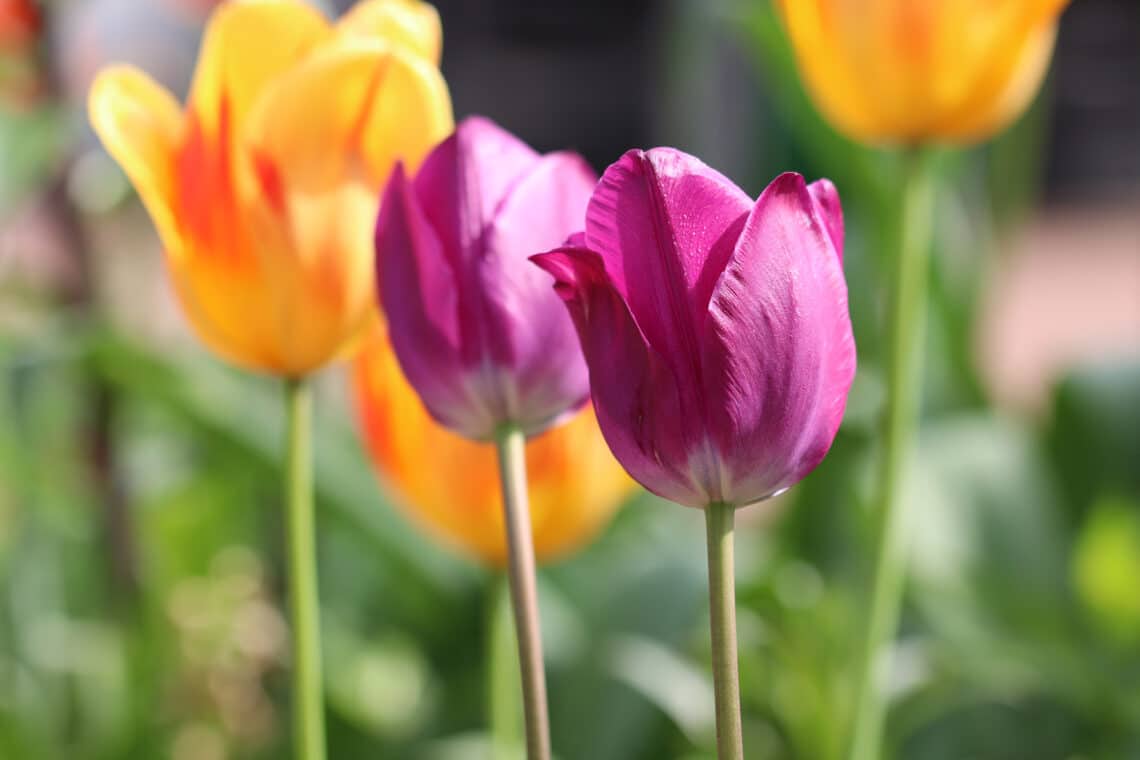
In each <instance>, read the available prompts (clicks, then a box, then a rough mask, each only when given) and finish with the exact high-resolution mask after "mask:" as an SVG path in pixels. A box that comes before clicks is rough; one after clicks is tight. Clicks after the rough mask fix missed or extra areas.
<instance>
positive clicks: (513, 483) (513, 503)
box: [495, 427, 550, 760]
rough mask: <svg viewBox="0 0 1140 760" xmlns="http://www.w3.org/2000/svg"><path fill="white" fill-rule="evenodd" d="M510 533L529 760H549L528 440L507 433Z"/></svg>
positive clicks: (501, 438)
mask: <svg viewBox="0 0 1140 760" xmlns="http://www.w3.org/2000/svg"><path fill="white" fill-rule="evenodd" d="M495 446H496V448H497V450H498V454H499V477H500V481H501V484H502V489H503V522H504V523H505V524H506V529H507V547H508V552H509V553H508V575H509V580H510V589H511V606H512V609H513V610H514V618H515V632H516V635H517V637H518V652H519V671H520V674H521V676H522V697H523V716H524V718H525V723H526V749H527V757H528V758H529V760H550V719H549V717H548V715H547V707H546V670H545V666H544V663H543V657H542V630H541V625H540V622H539V615H538V590H537V588H536V581H535V561H534V539H533V537H532V534H531V527H530V505H529V501H528V497H527V485H526V436H524V435H523V432H522V431H521V430H519V429H518V428H516V427H504V428H502V429H501V430H500V431H499V432H498V434H497V435H496V436H495Z"/></svg>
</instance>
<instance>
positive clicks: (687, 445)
mask: <svg viewBox="0 0 1140 760" xmlns="http://www.w3.org/2000/svg"><path fill="white" fill-rule="evenodd" d="M842 251H843V218H842V212H841V210H840V206H839V197H838V194H837V193H836V191H835V188H834V187H833V186H832V185H831V183H830V182H828V181H826V180H821V181H819V182H816V183H814V184H812V185H810V186H809V185H806V184H805V183H804V180H803V178H802V177H800V176H799V175H798V174H783V175H781V176H780V177H777V178H776V179H775V180H774V181H773V182H772V183H771V184H770V185H769V186H768V188H767V189H765V190H764V192H763V193H761V195H760V197H759V199H758V200H757V201H756V202H755V203H753V202H752V200H751V199H750V198H749V197H748V196H747V195H746V194H745V193H744V192H743V191H741V190H740V189H739V188H737V187H736V186H735V185H733V184H732V182H730V181H729V180H728V179H726V178H725V177H724V176H722V175H721V174H719V173H717V172H716V171H714V170H713V169H710V168H709V167H708V166H705V165H704V164H703V163H701V162H700V161H698V160H697V159H695V158H693V157H692V156H689V155H686V154H684V153H681V152H680V151H676V150H673V149H671V148H656V149H654V150H651V151H648V152H643V151H640V150H632V151H629V152H628V153H626V154H625V155H624V156H622V158H621V159H620V160H619V161H618V162H617V163H615V164H613V165H612V166H610V167H609V168H608V169H607V170H606V172H605V174H603V175H602V179H601V181H600V182H599V183H598V186H597V189H596V190H595V191H594V194H593V197H592V198H591V200H590V204H589V207H588V210H587V212H586V223H585V231H584V232H582V233H579V234H576V235H574V236H572V237H571V238H570V239H569V240H568V241H567V243H566V244H565V245H564V246H563V247H561V248H559V249H556V250H554V251H552V252H549V253H545V254H541V255H538V256H535V257H534V261H535V262H536V263H537V264H538V265H539V266H541V267H542V268H543V269H545V270H546V271H548V272H549V273H550V274H552V275H553V276H554V278H555V281H556V283H555V289H556V290H557V291H558V293H559V294H560V295H561V296H562V298H563V300H564V301H565V303H566V307H567V309H568V311H569V313H570V314H571V316H572V317H573V319H574V324H575V326H576V327H577V329H578V335H579V337H580V339H581V343H582V350H583V352H584V353H585V356H586V363H587V365H588V366H589V370H590V385H591V388H592V393H593V399H594V406H595V408H596V409H597V415H598V422H599V424H600V425H601V429H602V433H603V434H604V435H605V437H606V441H607V442H608V443H609V445H610V448H611V449H612V450H613V453H614V456H616V457H617V459H618V461H619V462H621V463H622V464H623V465H624V466H625V468H626V470H627V471H628V472H629V473H630V475H632V476H633V478H634V479H635V480H637V481H638V482H640V483H641V484H642V485H644V486H645V487H646V488H647V489H649V490H650V491H653V492H654V493H656V494H658V495H660V496H662V497H664V498H666V499H669V500H671V501H675V502H677V503H679V504H683V505H686V506H690V507H697V508H703V509H705V511H706V519H707V524H708V549H709V584H710V600H711V604H710V609H711V613H712V617H711V623H712V634H713V669H714V676H715V677H714V684H715V686H716V690H715V691H716V708H717V737H718V744H719V747H720V753H721V754H720V756H721V758H722V760H723V759H724V758H742V757H743V746H742V739H741V726H740V707H739V686H738V677H737V674H736V667H737V665H736V637H735V607H734V605H735V602H734V592H733V578H732V572H733V571H732V523H733V515H734V510H735V509H736V508H737V507H740V506H744V505H746V504H750V503H752V502H756V501H759V500H761V499H765V498H768V497H770V496H773V495H775V494H777V493H780V492H781V491H784V490H786V489H787V488H789V487H791V486H792V485H793V484H795V483H796V482H798V481H799V480H800V479H802V478H803V477H804V476H805V475H807V474H808V473H809V472H811V470H812V469H814V468H815V466H816V465H818V464H819V462H820V461H821V460H822V459H823V457H824V455H825V454H826V453H827V450H828V449H829V448H830V446H831V443H832V440H833V439H834V437H835V434H836V431H837V430H838V428H839V423H840V421H841V420H842V418H843V411H844V408H845V406H846V401H847V392H848V389H849V388H850V386H851V381H852V379H853V377H854V372H855V343H854V339H853V337H852V333H851V321H850V318H849V317H848V312H847V286H846V284H845V282H844V279H843V270H842Z"/></svg>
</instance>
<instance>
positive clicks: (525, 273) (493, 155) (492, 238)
mask: <svg viewBox="0 0 1140 760" xmlns="http://www.w3.org/2000/svg"><path fill="white" fill-rule="evenodd" d="M596 181H597V177H596V175H595V174H594V173H593V171H592V170H591V169H590V168H589V166H588V165H587V164H586V162H585V161H584V160H583V159H582V158H581V157H580V156H578V155H577V154H574V153H566V152H560V153H550V154H547V155H545V156H541V155H539V154H538V153H536V152H535V151H533V150H531V149H530V148H529V147H528V146H527V145H526V144H524V143H523V142H521V141H520V140H518V138H516V137H514V136H513V135H511V134H509V133H508V132H506V131H504V130H503V129H502V128H500V127H499V126H497V125H496V124H494V123H492V122H491V121H489V120H487V119H483V118H477V117H473V118H468V119H466V120H464V121H463V122H462V123H461V124H460V125H459V127H458V128H457V129H456V131H455V133H454V134H453V135H452V136H451V137H449V138H448V139H447V140H445V141H443V142H442V143H440V145H438V146H437V147H436V148H435V149H434V150H433V151H432V152H431V154H429V155H428V157H427V158H426V159H425V160H424V163H423V165H422V166H421V167H420V170H419V172H418V173H417V174H416V176H415V178H414V179H411V180H409V179H408V178H407V177H406V176H405V174H404V171H403V168H402V167H399V166H397V167H396V170H395V171H394V172H393V174H392V177H391V179H390V180H389V182H388V186H387V189H386V190H385V192H384V198H383V202H382V204H381V207H380V217H379V219H378V221H377V225H376V264H377V273H378V280H379V283H380V300H381V302H382V303H383V306H384V311H385V312H386V314H387V317H388V330H389V334H390V337H391V341H392V346H393V348H394V349H395V352H396V357H397V359H398V360H399V362H400V366H401V367H402V368H403V371H404V374H405V375H406V376H407V378H408V381H409V382H410V383H411V385H412V386H413V387H414V388H415V389H416V391H417V392H418V393H419V395H420V398H421V399H422V400H423V402H424V406H426V407H427V410H428V412H430V413H431V415H432V417H434V418H435V419H436V420H437V421H439V422H440V423H441V424H442V425H444V426H446V427H449V428H451V429H452V430H454V431H456V432H458V433H460V434H461V435H464V436H466V437H468V438H474V439H478V440H485V439H489V438H491V437H493V436H494V434H495V431H496V430H497V429H498V428H500V427H501V426H504V425H513V426H517V427H519V428H521V429H522V430H523V432H525V433H526V434H527V435H533V434H535V433H538V432H541V431H542V430H545V429H546V428H548V427H550V426H551V425H554V424H556V423H558V422H559V421H561V420H562V419H563V418H565V417H566V416H567V415H569V414H571V413H573V412H574V411H575V410H576V409H578V408H579V407H581V406H582V405H583V404H584V403H585V402H586V400H587V398H588V397H589V376H588V372H587V370H586V365H585V362H584V361H583V359H582V352H581V349H580V348H579V346H578V340H577V338H576V336H575V335H574V325H573V323H572V322H571V320H570V318H569V317H568V316H567V314H566V310H565V309H564V308H563V307H562V305H561V304H560V303H559V299H558V297H557V296H556V295H555V294H554V293H552V292H551V291H550V279H549V278H548V277H547V276H546V275H545V274H543V273H542V272H541V271H539V270H538V269H537V268H536V267H534V266H532V265H531V264H530V263H529V262H528V261H527V257H529V256H530V255H532V254H534V253H537V252H539V251H544V250H547V249H549V248H552V247H554V246H556V245H558V244H559V243H560V242H562V241H563V240H564V239H565V238H566V236H567V235H568V234H569V233H571V232H572V231H574V230H576V229H581V227H582V222H583V219H584V218H585V210H586V204H587V202H588V201H589V199H590V193H591V191H592V190H593V188H594V185H595V183H596Z"/></svg>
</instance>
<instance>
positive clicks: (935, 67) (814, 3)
mask: <svg viewBox="0 0 1140 760" xmlns="http://www.w3.org/2000/svg"><path fill="white" fill-rule="evenodd" d="M1066 4H1067V0H999V1H998V2H986V3H979V2H974V1H973V0H969V1H968V0H930V1H928V2H914V0H886V2H870V0H855V1H854V2H840V0H777V7H778V8H779V11H780V15H781V16H782V18H783V20H784V25H785V27H786V28H787V30H788V35H789V37H790V38H791V41H792V45H793V47H794V48H795V52H796V58H797V61H798V63H799V68H800V71H801V73H802V75H803V77H804V81H805V84H806V85H807V89H808V92H809V93H810V94H811V96H812V98H813V99H814V101H815V103H816V105H817V107H818V108H819V110H820V111H821V112H822V113H823V115H824V116H825V117H826V118H827V120H828V121H830V122H831V124H832V125H834V126H835V127H836V128H837V129H838V130H839V131H840V132H842V133H844V134H846V135H847V136H848V137H851V138H852V139H855V140H858V141H860V142H871V143H877V142H898V143H908V144H916V143H925V142H930V141H949V142H955V143H968V142H973V141H976V140H981V139H985V138H987V137H989V136H991V135H993V134H995V133H997V132H999V131H1000V130H1002V129H1003V128H1004V127H1005V126H1006V125H1008V124H1009V123H1010V122H1011V121H1013V120H1014V119H1015V118H1017V116H1018V115H1020V114H1021V113H1022V112H1023V111H1024V110H1025V108H1026V107H1027V106H1028V105H1029V103H1030V102H1031V101H1032V100H1033V96H1034V95H1035V94H1036V92H1037V90H1038V88H1039V87H1040V85H1041V81H1042V79H1043V78H1044V76H1045V72H1046V70H1047V69H1048V67H1049V59H1050V56H1051V55H1052V52H1053V43H1054V41H1055V39H1056V36H1057V20H1058V17H1059V15H1060V13H1061V11H1062V10H1063V9H1064V7H1065V5H1066Z"/></svg>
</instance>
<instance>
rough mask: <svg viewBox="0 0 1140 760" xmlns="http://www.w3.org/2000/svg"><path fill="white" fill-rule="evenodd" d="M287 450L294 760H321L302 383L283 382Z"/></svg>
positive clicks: (308, 412)
mask: <svg viewBox="0 0 1140 760" xmlns="http://www.w3.org/2000/svg"><path fill="white" fill-rule="evenodd" d="M285 402H286V416H287V418H288V444H287V448H286V459H285V478H286V491H287V499H288V505H287V506H288V509H287V523H288V544H289V545H288V563H289V568H288V571H289V612H290V627H291V631H290V632H291V635H292V640H293V737H294V738H293V741H294V747H293V756H294V757H295V758H297V759H298V760H324V758H325V715H324V698H323V696H322V693H323V690H322V682H321V639H320V623H319V620H320V618H319V615H320V606H319V602H318V600H317V547H316V539H315V518H314V513H313V452H312V425H313V411H312V396H311V390H310V388H309V384H308V382H307V381H305V380H303V379H289V380H286V381H285Z"/></svg>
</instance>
